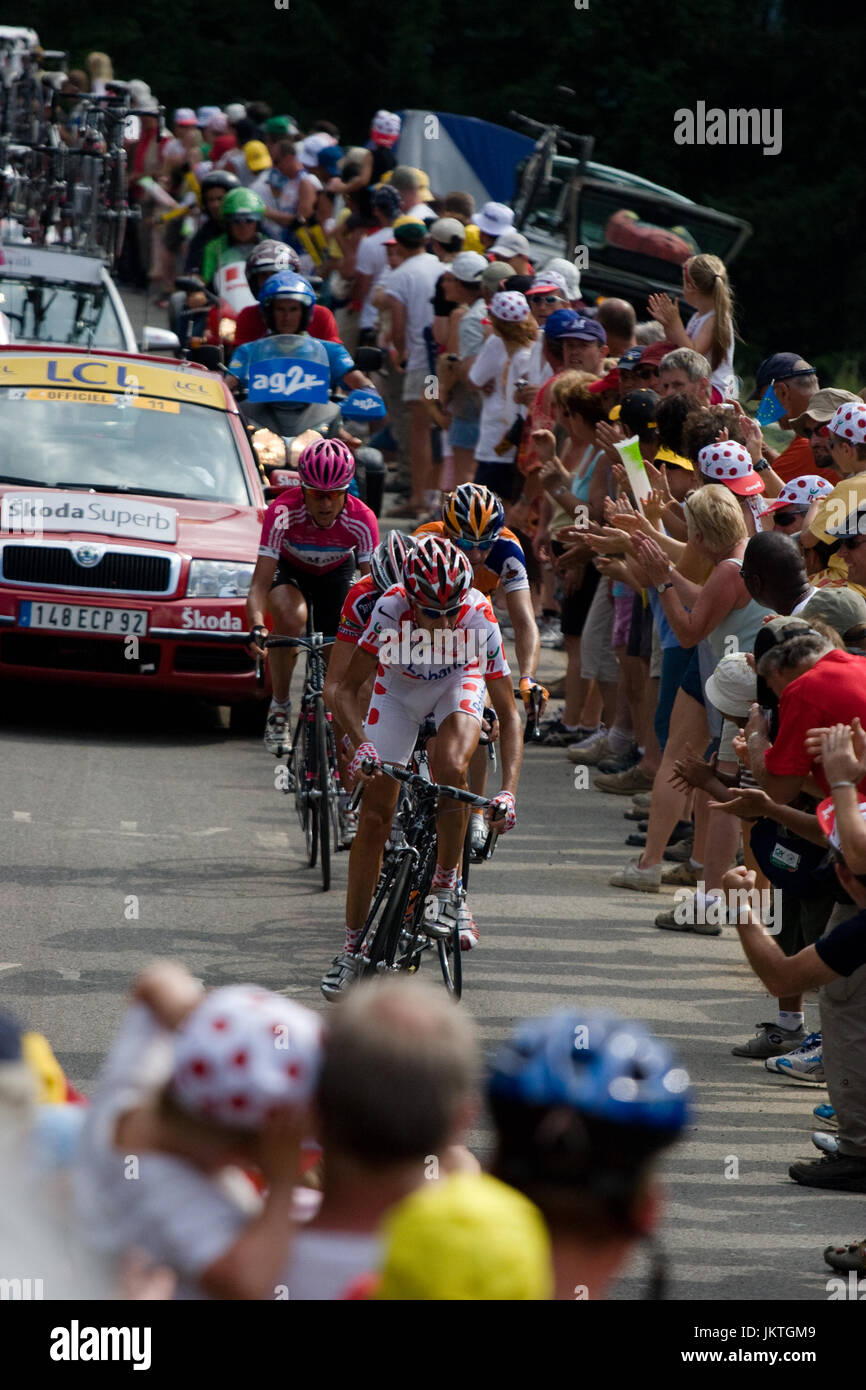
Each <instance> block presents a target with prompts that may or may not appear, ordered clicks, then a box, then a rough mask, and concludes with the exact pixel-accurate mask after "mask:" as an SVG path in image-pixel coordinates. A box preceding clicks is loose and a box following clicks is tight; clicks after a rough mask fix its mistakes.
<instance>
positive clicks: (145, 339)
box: [141, 327, 180, 352]
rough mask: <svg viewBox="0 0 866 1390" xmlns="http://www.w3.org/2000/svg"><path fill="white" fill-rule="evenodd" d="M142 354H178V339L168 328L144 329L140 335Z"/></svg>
mask: <svg viewBox="0 0 866 1390" xmlns="http://www.w3.org/2000/svg"><path fill="white" fill-rule="evenodd" d="M141 351H142V352H180V339H179V338H178V336H177V334H176V333H172V332H171V330H170V329H168V328H148V327H145V328H144V330H143V331H142V335H141Z"/></svg>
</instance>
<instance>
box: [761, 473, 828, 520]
mask: <svg viewBox="0 0 866 1390" xmlns="http://www.w3.org/2000/svg"><path fill="white" fill-rule="evenodd" d="M832 491H833V484H832V483H828V482H827V479H826V478H821V477H819V476H818V474H817V473H804V475H803V477H802V478H792V479H791V481H790V482H789V483H786V484H785V486H784V487H783V488H782V491H781V492H780V493H779V495H778V497H776V498H774V499H773V501H772V502H769V503H768V504H767V506H766V507H765V508H764V511H765V512H780V511H781V510H782V508H783V507H808V506H810V505H811V504H812V503H813V502H814V500H815V498H816V497H827V496H828V495H829V493H831V492H832Z"/></svg>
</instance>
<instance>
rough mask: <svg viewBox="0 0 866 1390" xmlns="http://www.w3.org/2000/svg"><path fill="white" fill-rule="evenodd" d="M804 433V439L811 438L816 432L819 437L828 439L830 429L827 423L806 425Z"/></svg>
mask: <svg viewBox="0 0 866 1390" xmlns="http://www.w3.org/2000/svg"><path fill="white" fill-rule="evenodd" d="M802 433H803V438H804V439H811V438H812V436H813V435H816V434H817V436H818V438H819V439H827V438H829V435H830V430H829V429H828V427H827V426H826V425H804V426H803V431H802Z"/></svg>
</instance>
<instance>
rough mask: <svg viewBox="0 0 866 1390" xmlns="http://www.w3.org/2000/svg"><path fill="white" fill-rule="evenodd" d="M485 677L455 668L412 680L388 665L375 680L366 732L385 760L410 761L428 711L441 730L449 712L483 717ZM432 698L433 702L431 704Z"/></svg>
mask: <svg viewBox="0 0 866 1390" xmlns="http://www.w3.org/2000/svg"><path fill="white" fill-rule="evenodd" d="M486 689H487V685H486V681H485V679H484V677H483V676H482V675H481V674H480V673H475V674H468V673H467V672H465V671H456V672H455V673H454V675H453V676H449V677H448V678H447V679H443V680H441V681H429V680H417V681H416V680H409V679H407V677H406V676H403V675H400V674H399V673H397V672H395V671H394V670H393V668H390V669H388V668H386V669H385V672H384V674H382V668H381V667H380V668H379V674H377V676H376V680H375V682H374V684H373V693H372V695H371V696H370V707H369V709H368V710H367V717H366V719H365V721H364V735H365V737H366V738H368V739H369V741H370V742H371V743H372V744H373V746H374V748H375V749H376V752H377V753H378V754H379V757H380V758H381V759H382V762H383V763H408V761H409V759H410V758H411V756H412V750H413V749H414V747H415V740H416V739H417V737H418V730H419V728H420V727H421V725H422V724H423V723H424V720H425V719H426V718H427V716H428V714H429V715H432V717H433V719H434V720H435V722H436V729H437V731H438V729H439V726H440V725H441V723H442V721H443V719H447V718H448V715H449V714H455V713H462V714H468V715H470V716H471V718H473V719H477V721H478V723H479V725H480V724H481V722H482V720H483V718H484V704H485V692H486ZM431 701H432V705H431Z"/></svg>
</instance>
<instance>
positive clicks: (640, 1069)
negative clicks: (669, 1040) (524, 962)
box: [489, 1011, 689, 1135]
mask: <svg viewBox="0 0 866 1390" xmlns="http://www.w3.org/2000/svg"><path fill="white" fill-rule="evenodd" d="M489 1093H490V1096H491V1098H493V1097H497V1098H499V1099H502V1100H505V1101H510V1102H516V1103H518V1104H522V1105H526V1106H532V1107H542V1108H544V1109H553V1108H560V1107H565V1108H567V1109H570V1110H575V1111H577V1112H579V1113H580V1114H581V1115H584V1116H586V1117H592V1118H594V1119H596V1120H601V1121H606V1122H608V1123H610V1124H614V1125H623V1126H628V1127H629V1128H630V1129H643V1130H647V1131H662V1132H664V1133H665V1134H666V1135H669V1134H670V1133H671V1132H672V1131H673V1132H676V1131H679V1130H681V1129H682V1128H683V1126H684V1125H685V1124H686V1123H687V1121H688V1118H689V1077H688V1073H687V1072H686V1071H684V1070H683V1068H682V1067H680V1066H679V1065H678V1064H677V1061H676V1058H675V1057H674V1055H673V1053H672V1052H671V1050H670V1048H669V1047H668V1046H667V1044H666V1043H663V1042H661V1041H660V1040H659V1039H658V1038H655V1037H653V1035H652V1034H651V1033H650V1032H648V1030H647V1029H646V1028H644V1027H643V1026H642V1025H641V1024H640V1023H632V1022H627V1021H625V1020H623V1019H621V1018H618V1017H617V1016H616V1015H615V1014H610V1013H603V1012H592V1013H586V1014H582V1013H577V1012H569V1011H563V1012H561V1013H555V1014H550V1015H548V1016H547V1017H546V1018H534V1019H530V1020H529V1022H527V1023H523V1024H521V1025H520V1026H519V1027H518V1028H517V1029H516V1031H515V1032H514V1033H513V1034H512V1035H511V1037H510V1039H509V1040H508V1042H507V1043H506V1044H505V1046H504V1047H503V1048H501V1049H500V1051H499V1052H498V1053H497V1055H496V1056H495V1058H494V1060H493V1065H492V1070H491V1074H490V1079H489Z"/></svg>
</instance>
